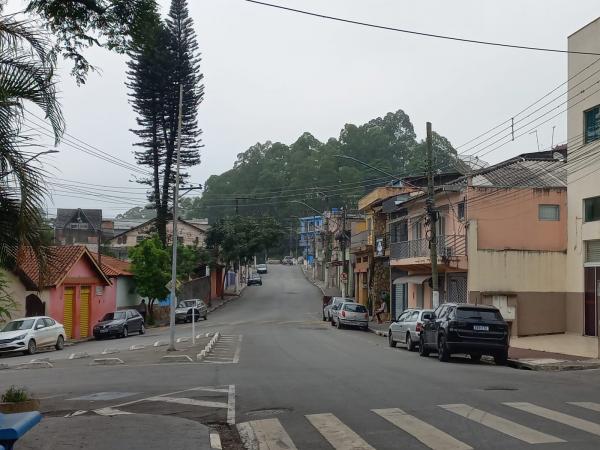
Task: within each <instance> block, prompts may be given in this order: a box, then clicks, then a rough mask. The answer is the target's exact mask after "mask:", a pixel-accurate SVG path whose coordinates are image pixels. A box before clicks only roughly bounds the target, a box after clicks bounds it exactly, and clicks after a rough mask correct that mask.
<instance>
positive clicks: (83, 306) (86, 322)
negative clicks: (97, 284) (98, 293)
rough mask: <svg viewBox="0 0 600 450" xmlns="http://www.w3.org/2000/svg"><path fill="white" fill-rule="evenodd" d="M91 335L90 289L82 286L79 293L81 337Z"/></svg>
mask: <svg viewBox="0 0 600 450" xmlns="http://www.w3.org/2000/svg"><path fill="white" fill-rule="evenodd" d="M89 335H90V287H89V286H81V291H80V292H79V337H80V338H86V337H88V336H89Z"/></svg>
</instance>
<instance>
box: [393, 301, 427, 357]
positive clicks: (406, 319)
mask: <svg viewBox="0 0 600 450" xmlns="http://www.w3.org/2000/svg"><path fill="white" fill-rule="evenodd" d="M431 313H433V310H431V309H407V310H406V311H404V312H403V313H402V314H400V315H399V316H398V320H396V321H395V322H392V323H391V325H390V328H389V330H388V342H389V344H390V347H395V346H396V344H397V343H401V344H405V345H406V348H407V349H408V350H409V351H411V352H412V351H414V350H415V347H416V346H417V345H419V339H420V335H421V331H422V329H423V322H424V319H425V318H427V317H428V316H429V315H431ZM423 316H425V317H423Z"/></svg>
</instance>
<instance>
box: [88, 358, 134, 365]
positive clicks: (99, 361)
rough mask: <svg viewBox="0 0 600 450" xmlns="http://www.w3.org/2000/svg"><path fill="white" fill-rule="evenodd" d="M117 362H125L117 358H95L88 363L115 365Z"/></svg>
mask: <svg viewBox="0 0 600 450" xmlns="http://www.w3.org/2000/svg"><path fill="white" fill-rule="evenodd" d="M119 364H125V363H124V362H123V360H122V359H119V358H96V359H94V360H93V361H92V362H91V363H90V366H116V365H119Z"/></svg>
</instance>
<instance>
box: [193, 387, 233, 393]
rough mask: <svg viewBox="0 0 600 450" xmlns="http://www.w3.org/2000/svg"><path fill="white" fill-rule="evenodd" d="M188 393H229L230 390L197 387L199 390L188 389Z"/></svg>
mask: <svg viewBox="0 0 600 450" xmlns="http://www.w3.org/2000/svg"><path fill="white" fill-rule="evenodd" d="M188 391H206V392H223V393H228V392H229V388H213V387H197V388H192V389H188Z"/></svg>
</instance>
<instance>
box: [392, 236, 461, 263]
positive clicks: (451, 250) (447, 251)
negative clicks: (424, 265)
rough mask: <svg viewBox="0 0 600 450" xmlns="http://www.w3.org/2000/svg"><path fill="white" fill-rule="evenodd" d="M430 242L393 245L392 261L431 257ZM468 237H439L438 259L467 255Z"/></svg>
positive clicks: (418, 240)
mask: <svg viewBox="0 0 600 450" xmlns="http://www.w3.org/2000/svg"><path fill="white" fill-rule="evenodd" d="M429 245H430V243H429V240H427V239H416V240H413V241H402V242H394V243H392V245H391V251H390V257H391V258H392V259H406V258H421V257H428V256H429V252H430V250H429ZM466 250H467V249H466V236H465V235H462V234H461V235H459V234H452V235H444V236H438V238H437V254H438V258H452V257H454V256H464V255H466V253H467V252H466Z"/></svg>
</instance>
